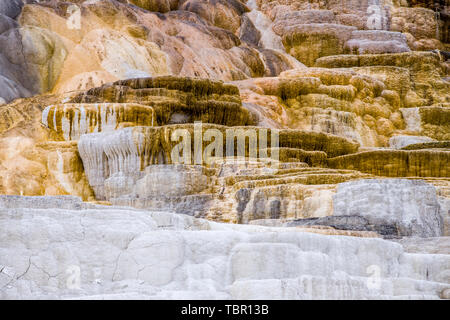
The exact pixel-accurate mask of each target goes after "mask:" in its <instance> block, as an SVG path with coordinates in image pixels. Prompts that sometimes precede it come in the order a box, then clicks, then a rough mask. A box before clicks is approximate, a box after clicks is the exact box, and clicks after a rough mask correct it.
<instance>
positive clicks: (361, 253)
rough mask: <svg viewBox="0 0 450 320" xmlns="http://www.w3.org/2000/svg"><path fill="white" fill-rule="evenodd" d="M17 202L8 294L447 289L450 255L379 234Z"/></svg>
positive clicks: (5, 273)
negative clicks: (410, 248) (410, 249)
mask: <svg viewBox="0 0 450 320" xmlns="http://www.w3.org/2000/svg"><path fill="white" fill-rule="evenodd" d="M15 200H16V201H15V202H14V203H15V204H16V208H14V209H12V208H9V209H5V208H1V209H0V225H1V229H2V230H7V231H6V232H2V233H1V235H0V252H1V253H2V254H1V255H0V265H1V268H0V270H1V271H0V288H1V289H0V295H1V298H3V299H17V298H20V299H24V298H28V299H36V298H47V299H83V298H84V299H86V298H87V299H114V298H134V299H185V298H189V299H205V298H208V299H211V298H220V299H380V298H383V299H387V298H390V299H405V298H407V299H438V298H440V297H441V293H442V292H444V291H445V290H448V288H449V281H448V270H449V268H450V260H449V257H448V255H447V254H421V253H419V254H417V253H406V252H405V251H404V249H403V248H402V246H401V245H400V244H398V243H394V242H390V241H386V240H382V239H377V238H361V237H347V236H336V235H335V236H328V235H324V234H314V233H310V232H305V231H302V230H301V229H298V230H297V229H296V228H267V227H261V226H236V225H226V224H218V223H214V222H208V221H206V220H201V219H195V218H191V217H188V216H183V215H174V214H171V213H163V212H151V211H140V210H135V209H130V208H117V207H103V208H100V207H96V208H87V209H84V208H83V209H80V208H73V209H67V208H65V209H60V208H53V209H50V208H47V209H33V208H26V207H27V206H28V205H27V204H26V202H22V201H21V200H20V199H15ZM48 200H49V201H48V202H47V203H52V202H53V203H54V204H55V205H58V204H57V202H58V201H60V200H57V201H56V202H55V201H53V200H51V199H48ZM29 204H31V206H33V205H34V204H32V203H29ZM74 205H75V206H76V205H77V204H76V203H74ZM67 206H68V207H70V205H67ZM18 216H20V217H21V219H20V220H18V219H17V217H18ZM106 220H107V221H108V223H107V224H105V221H106ZM349 248H351V250H350V249H349Z"/></svg>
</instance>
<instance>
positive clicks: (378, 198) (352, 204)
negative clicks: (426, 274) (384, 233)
mask: <svg viewBox="0 0 450 320" xmlns="http://www.w3.org/2000/svg"><path fill="white" fill-rule="evenodd" d="M333 207H334V213H333V214H334V215H335V216H360V217H363V218H365V219H367V221H368V223H369V224H370V225H377V226H379V227H380V228H381V229H383V228H392V227H393V228H395V229H396V231H397V232H398V235H399V236H419V237H438V236H441V235H443V225H444V222H443V218H442V216H441V213H440V205H439V202H438V198H437V195H436V189H435V187H434V186H433V185H431V184H428V183H426V182H424V181H421V180H408V179H365V180H357V181H349V182H345V183H340V184H339V185H338V188H337V192H336V194H335V195H334V196H333Z"/></svg>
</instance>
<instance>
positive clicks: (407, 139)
mask: <svg viewBox="0 0 450 320" xmlns="http://www.w3.org/2000/svg"><path fill="white" fill-rule="evenodd" d="M433 141H436V140H434V139H432V138H430V137H425V136H394V137H391V138H390V139H389V147H391V148H394V149H401V148H404V147H406V146H409V145H411V144H416V143H426V142H433Z"/></svg>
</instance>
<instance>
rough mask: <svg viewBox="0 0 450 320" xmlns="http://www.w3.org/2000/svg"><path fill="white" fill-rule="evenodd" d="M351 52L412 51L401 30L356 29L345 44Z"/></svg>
mask: <svg viewBox="0 0 450 320" xmlns="http://www.w3.org/2000/svg"><path fill="white" fill-rule="evenodd" d="M345 47H346V48H347V49H348V50H350V52H355V51H356V52H357V53H358V54H366V53H400V52H409V51H411V50H410V49H409V47H408V44H407V42H406V36H405V35H404V34H402V33H400V32H390V31H383V30H356V31H353V32H352V36H351V39H350V40H348V41H347V42H346V44H345Z"/></svg>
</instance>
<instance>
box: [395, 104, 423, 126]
mask: <svg viewBox="0 0 450 320" xmlns="http://www.w3.org/2000/svg"><path fill="white" fill-rule="evenodd" d="M400 112H401V113H402V115H403V118H404V119H405V122H406V130H408V131H415V132H419V131H420V130H421V121H422V119H421V116H420V112H419V108H400Z"/></svg>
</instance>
